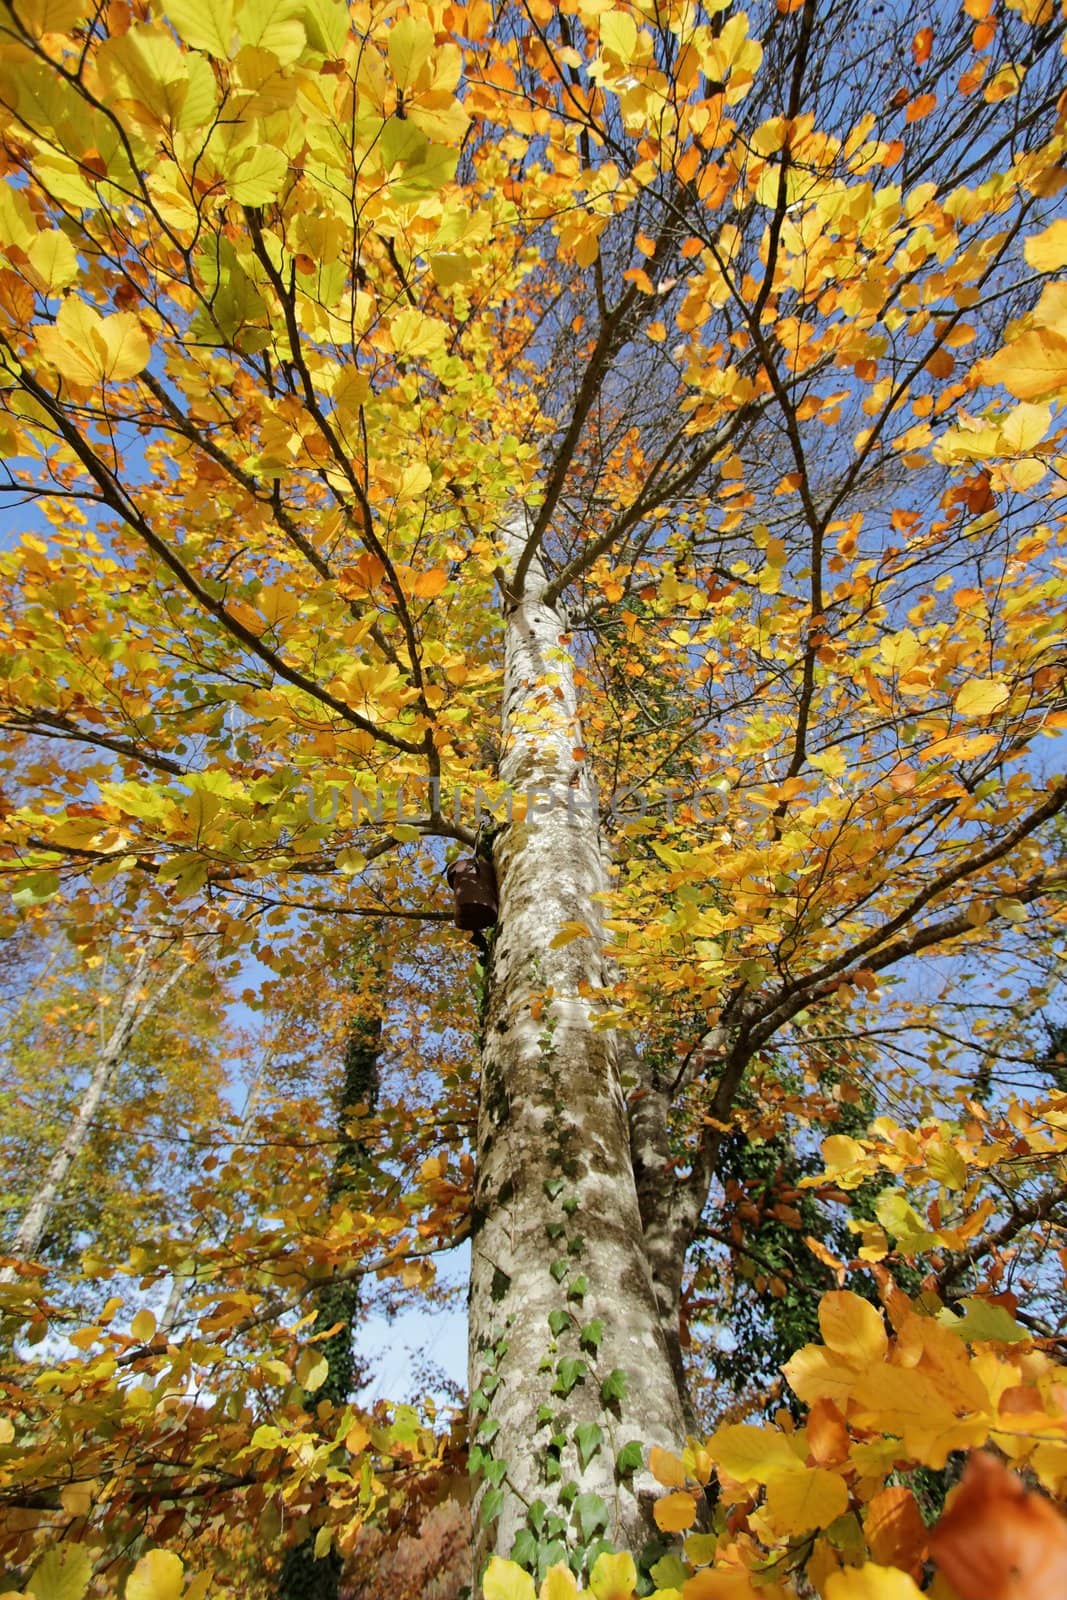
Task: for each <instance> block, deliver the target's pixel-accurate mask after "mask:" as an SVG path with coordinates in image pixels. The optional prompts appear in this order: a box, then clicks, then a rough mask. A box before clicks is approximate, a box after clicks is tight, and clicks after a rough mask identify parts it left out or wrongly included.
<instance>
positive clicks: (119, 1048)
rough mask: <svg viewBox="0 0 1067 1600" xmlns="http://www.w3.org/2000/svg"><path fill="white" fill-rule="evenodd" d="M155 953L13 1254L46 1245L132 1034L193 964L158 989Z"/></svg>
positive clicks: (128, 997)
mask: <svg viewBox="0 0 1067 1600" xmlns="http://www.w3.org/2000/svg"><path fill="white" fill-rule="evenodd" d="M151 959H152V954H151V951H150V950H149V949H148V948H145V949H142V950H141V951H140V952H139V954H138V956H137V959H136V961H135V962H134V965H133V969H132V971H131V972H130V974H129V977H128V978H127V980H126V982H125V984H124V986H123V990H122V996H121V999H120V1001H119V1010H118V1016H117V1017H116V1019H115V1024H114V1027H113V1028H112V1029H111V1032H110V1033H109V1034H108V1036H107V1038H106V1039H105V1040H104V1042H103V1044H102V1046H101V1048H100V1052H99V1054H98V1056H97V1058H96V1065H95V1066H94V1067H93V1070H92V1072H91V1073H90V1075H89V1082H88V1083H87V1084H86V1086H85V1092H84V1094H83V1095H82V1098H81V1102H80V1103H79V1106H78V1109H77V1111H76V1112H75V1114H74V1119H73V1121H72V1122H71V1125H70V1127H69V1128H68V1129H67V1131H66V1133H65V1134H64V1136H63V1138H62V1140H61V1141H60V1143H59V1146H58V1148H57V1149H56V1151H55V1153H54V1155H53V1156H52V1159H51V1161H49V1163H48V1166H47V1168H46V1169H45V1174H44V1177H43V1179H42V1180H41V1183H40V1186H39V1187H38V1189H37V1192H36V1194H35V1195H34V1196H33V1199H32V1200H31V1201H30V1203H29V1205H28V1206H27V1207H26V1211H25V1214H24V1216H23V1218H22V1221H21V1222H20V1223H19V1225H18V1228H17V1229H16V1231H15V1236H14V1238H13V1240H12V1241H11V1247H10V1252H9V1253H10V1254H11V1255H13V1256H17V1257H20V1258H21V1259H22V1260H24V1261H30V1260H32V1259H33V1258H34V1256H35V1255H36V1253H37V1251H38V1249H39V1248H40V1244H41V1240H42V1239H43V1238H44V1236H45V1233H46V1231H47V1228H48V1224H49V1221H50V1219H51V1216H52V1212H53V1210H54V1209H55V1206H56V1203H57V1201H58V1200H59V1199H60V1198H61V1196H62V1194H63V1190H64V1187H65V1186H66V1182H67V1179H68V1177H69V1176H70V1170H71V1168H72V1167H73V1165H74V1163H75V1162H76V1161H77V1159H78V1157H79V1155H80V1154H81V1152H82V1150H83V1149H84V1148H85V1143H86V1140H87V1139H88V1137H89V1133H90V1131H91V1129H92V1125H93V1120H94V1118H95V1117H96V1114H97V1112H98V1111H99V1109H100V1105H101V1102H102V1101H103V1099H104V1096H105V1095H106V1094H107V1091H108V1089H109V1088H110V1086H111V1082H112V1079H113V1078H114V1076H115V1073H116V1071H117V1070H118V1068H119V1066H120V1065H121V1064H122V1061H123V1059H124V1057H125V1055H126V1051H127V1050H128V1048H129V1044H130V1040H131V1039H132V1037H133V1035H134V1033H135V1032H136V1031H137V1029H138V1028H139V1027H140V1026H141V1024H142V1023H143V1022H145V1021H146V1020H147V1018H148V1017H149V1016H150V1015H151V1013H152V1012H153V1011H154V1010H156V1008H157V1007H158V1006H159V1005H161V1004H162V1002H163V1000H164V999H165V997H166V996H167V994H168V993H169V992H170V990H171V989H172V988H173V987H174V985H175V983H176V982H177V981H178V978H179V977H180V976H181V975H182V973H183V972H185V971H186V970H187V968H188V965H189V961H188V958H187V957H181V958H179V959H178V961H177V964H176V965H175V966H174V967H173V969H172V970H171V972H170V973H169V974H168V975H167V977H166V978H164V979H163V981H162V983H160V984H159V985H158V986H157V987H156V988H155V989H153V990H151V991H148V992H146V991H145V987H144V981H145V978H146V976H147V974H148V970H149V965H150V962H151ZM16 1270H17V1269H16V1268H15V1267H14V1266H7V1267H4V1268H3V1270H2V1271H0V1283H11V1282H12V1281H13V1280H14V1278H15V1275H16Z"/></svg>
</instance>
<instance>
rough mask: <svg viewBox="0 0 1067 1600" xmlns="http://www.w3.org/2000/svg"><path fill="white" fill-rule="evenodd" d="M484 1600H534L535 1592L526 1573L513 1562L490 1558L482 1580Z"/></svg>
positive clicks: (498, 1557) (531, 1581)
mask: <svg viewBox="0 0 1067 1600" xmlns="http://www.w3.org/2000/svg"><path fill="white" fill-rule="evenodd" d="M482 1593H483V1594H484V1596H485V1600H534V1597H535V1594H536V1590H535V1589H534V1581H533V1579H532V1578H531V1577H530V1574H529V1573H528V1572H524V1571H523V1570H522V1568H521V1567H520V1566H518V1565H516V1563H515V1562H514V1561H504V1560H502V1558H501V1557H500V1556H491V1557H490V1560H489V1565H488V1566H487V1567H486V1569H485V1577H484V1578H483V1579H482Z"/></svg>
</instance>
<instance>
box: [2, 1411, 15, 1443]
mask: <svg viewBox="0 0 1067 1600" xmlns="http://www.w3.org/2000/svg"><path fill="white" fill-rule="evenodd" d="M14 1437H15V1425H14V1423H13V1422H12V1421H11V1418H10V1417H0V1444H10V1443H11V1441H12V1439H13V1438H14Z"/></svg>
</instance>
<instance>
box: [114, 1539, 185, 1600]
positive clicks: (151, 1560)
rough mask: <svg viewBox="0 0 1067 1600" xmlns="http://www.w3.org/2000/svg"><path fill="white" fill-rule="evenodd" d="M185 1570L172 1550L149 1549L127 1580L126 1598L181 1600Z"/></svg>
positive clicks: (134, 1599)
mask: <svg viewBox="0 0 1067 1600" xmlns="http://www.w3.org/2000/svg"><path fill="white" fill-rule="evenodd" d="M183 1571H184V1569H183V1567H182V1563H181V1558H180V1557H179V1556H176V1555H175V1554H174V1552H173V1551H172V1550H149V1552H148V1554H147V1555H146V1556H142V1557H141V1559H140V1561H138V1563H137V1565H136V1566H135V1567H134V1569H133V1571H132V1572H131V1573H130V1576H129V1577H128V1578H127V1580H126V1600H180V1596H181V1592H182V1574H183Z"/></svg>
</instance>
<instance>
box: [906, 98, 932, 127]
mask: <svg viewBox="0 0 1067 1600" xmlns="http://www.w3.org/2000/svg"><path fill="white" fill-rule="evenodd" d="M936 105H937V96H936V94H920V95H918V96H917V97H916V98H915V99H914V100H913V101H912V102H911V104H910V105H909V107H908V109H907V112H906V115H905V120H906V121H907V122H921V121H922V119H923V117H928V116H929V115H930V113H931V111H933V109H934V107H935V106H936Z"/></svg>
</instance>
